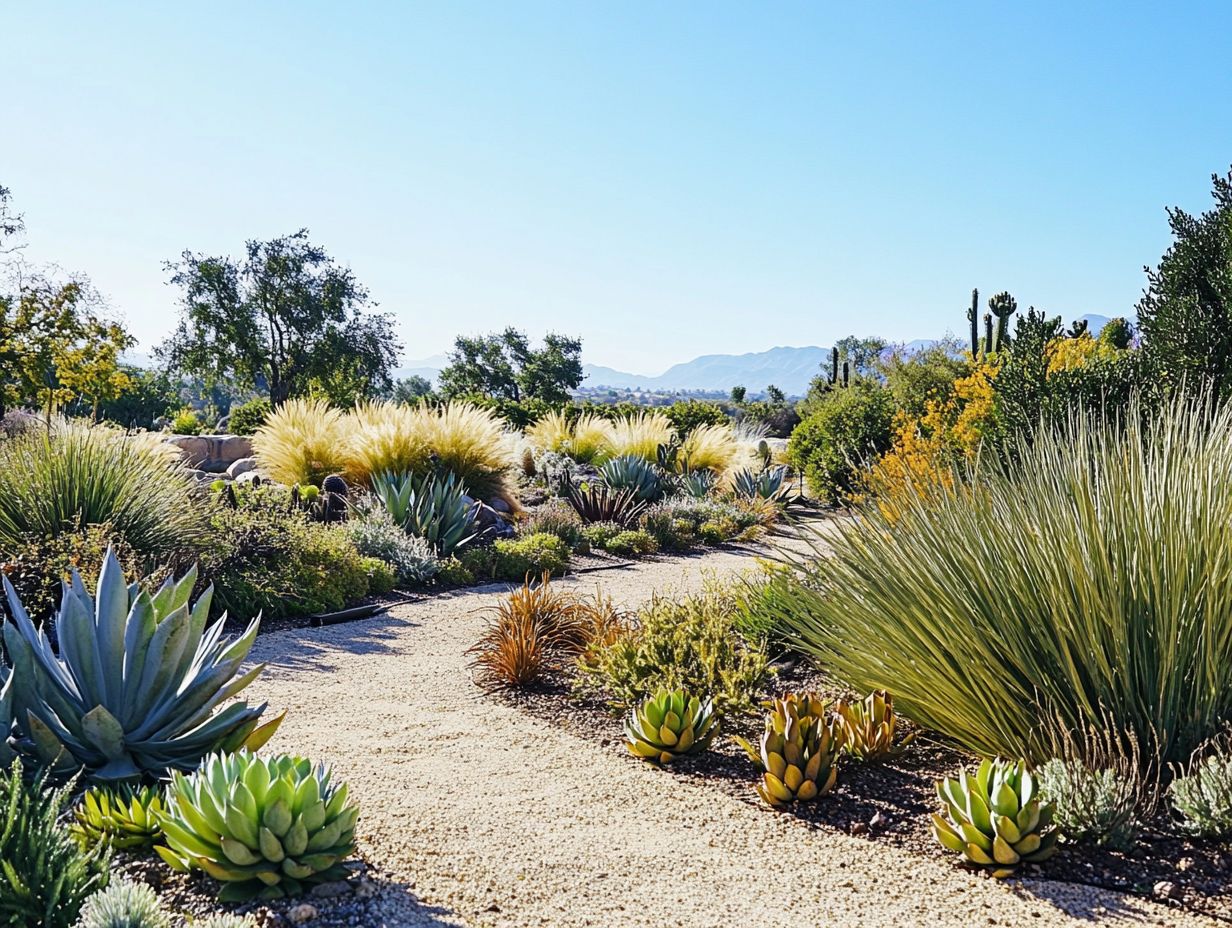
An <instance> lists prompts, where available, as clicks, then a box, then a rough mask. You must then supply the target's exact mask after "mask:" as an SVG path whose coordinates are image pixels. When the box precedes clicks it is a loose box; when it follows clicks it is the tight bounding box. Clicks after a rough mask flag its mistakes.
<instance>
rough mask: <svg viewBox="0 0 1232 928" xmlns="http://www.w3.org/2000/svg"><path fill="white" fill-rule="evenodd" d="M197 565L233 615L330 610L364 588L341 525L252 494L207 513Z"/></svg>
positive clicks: (364, 579) (363, 575)
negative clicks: (208, 527)
mask: <svg viewBox="0 0 1232 928" xmlns="http://www.w3.org/2000/svg"><path fill="white" fill-rule="evenodd" d="M212 526H213V529H214V534H213V542H214V543H213V545H212V546H211V547H210V548H209V549H207V550H206V552H205V553H204V555H203V556H202V563H201V566H202V573H203V574H204V575H205V579H207V580H208V581H210V582H211V583H213V584H214V588H215V594H216V596H217V597H218V601H219V604H220V605H221V606H222V608H225V609H226V610H227V611H229V612H230V613H231V614H232V615H256V614H258V613H261V614H263V615H265V616H267V617H273V618H285V617H288V616H298V615H312V614H315V613H321V612H335V611H337V610H339V609H342V608H344V607H346V606H348V605H350V604H351V603H354V602H355V601H357V600H359V599H362V598H363V597H364V596H365V595H367V593H368V572H367V570H366V569H365V567H364V563H363V559H362V558H361V556H360V554H359V552H358V551H357V550H356V549H355V546H354V545H353V544H352V543H351V540H350V538H349V537H348V536H347V534H346V530H345V529H344V528H342V527H341V526H338V525H328V524H322V523H319V522H313V521H311V520H310V519H309V518H308V517H307V516H306V515H305V514H304V513H302V512H300V511H298V510H291V511H287V510H284V509H282V508H279V507H277V506H275V505H274V504H272V503H271V502H268V501H267V500H266V498H256V499H254V500H253V501H252V502H250V503H249V504H248V505H245V506H243V507H241V508H239V509H226V508H221V507H220V508H219V509H217V510H216V511H215V513H214V515H213V517H212Z"/></svg>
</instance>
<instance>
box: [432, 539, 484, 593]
mask: <svg viewBox="0 0 1232 928" xmlns="http://www.w3.org/2000/svg"><path fill="white" fill-rule="evenodd" d="M473 550H474V551H476V552H479V551H480V550H482V549H479V548H475V549H473ZM462 553H463V554H465V553H466V552H465V551H463V552H462ZM439 564H440V569H439V570H438V571H437V572H436V582H437V583H439V584H441V585H443V586H470V585H471V584H473V583H474V582H475V572H474V571H473V570H472V569H471V568H470V567H468V566H467V565H466V564H463V563H462V562H461V561H460V560H458V558H456V557H447V558H445V559H444V560H443V561H440V562H439Z"/></svg>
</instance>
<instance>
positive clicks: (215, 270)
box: [159, 229, 402, 406]
mask: <svg viewBox="0 0 1232 928" xmlns="http://www.w3.org/2000/svg"><path fill="white" fill-rule="evenodd" d="M167 270H168V272H169V273H170V274H171V283H172V284H174V285H175V286H177V287H179V288H180V290H181V291H182V294H183V296H182V304H181V313H180V321H179V325H178V327H177V328H176V331H175V334H174V335H173V336H172V337H171V338H170V339H169V340H168V341H167V342H165V343H164V344H163V345H162V347H161V348H160V349H159V354H160V355H161V356H162V357H163V358H164V359H166V361H167V362H168V363H169V364H170V365H171V366H172V367H173V368H175V369H177V370H179V371H182V372H184V373H187V374H193V375H196V376H200V377H202V378H203V379H205V380H206V381H207V382H209V381H214V380H231V381H234V382H236V383H240V384H243V385H246V386H251V387H253V388H255V389H257V390H265V391H268V392H269V397H270V402H271V403H272V404H273V405H274V406H278V405H280V404H281V403H283V402H284V401H285V400H287V399H289V398H290V397H293V396H301V395H304V394H307V393H310V392H313V391H314V390H315V391H319V392H323V393H325V394H326V395H327V396H329V398H330V399H332V400H334V401H336V402H342V403H346V404H348V405H349V403H350V402H353V401H354V399H355V398H356V397H363V396H371V395H374V394H377V393H380V392H383V391H386V390H388V389H389V388H390V385H391V384H390V372H391V371H392V370H393V367H394V364H395V363H396V362H397V357H398V353H399V352H400V351H401V348H402V346H401V345H400V344H399V343H398V340H397V338H396V337H395V335H394V325H393V319H392V318H391V317H390V316H389V315H388V314H385V313H375V312H365V311H364V308H365V307H366V306H368V305H369V303H368V291H367V290H365V289H364V287H363V286H361V285H360V283H359V282H358V281H357V280H356V279H355V276H354V275H353V274H352V273H351V271H350V270H348V269H347V268H344V267H341V266H339V265H338V264H336V263H335V262H334V260H333V259H332V258H330V256H329V255H328V254H327V253H326V251H325V250H324V249H323V248H321V247H319V246H317V245H313V244H312V243H311V242H309V241H308V230H306V229H301V230H300V231H299V232H296V233H295V234H293V235H287V236H283V237H282V238H276V239H273V240H272V241H269V242H259V241H250V242H248V243H247V246H246V251H245V255H244V258H243V260H240V261H236V260H234V259H232V258H225V257H223V258H216V257H210V256H207V255H200V254H195V253H193V252H191V251H186V252H184V254H183V255H182V257H181V260H180V261H178V262H171V263H169V264H168V265H167Z"/></svg>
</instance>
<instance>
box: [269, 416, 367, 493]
mask: <svg viewBox="0 0 1232 928" xmlns="http://www.w3.org/2000/svg"><path fill="white" fill-rule="evenodd" d="M348 431H349V430H348V426H347V420H346V418H345V417H344V416H343V414H342V413H341V412H340V411H339V410H337V409H334V408H333V407H331V406H330V405H329V404H328V403H327V402H325V401H324V400H305V399H291V400H287V401H286V402H285V403H283V404H282V405H281V406H279V407H278V408H277V409H275V410H273V411H271V412H270V414H269V415H268V416H266V418H265V421H264V422H263V423H262V424H261V427H260V428H258V429H257V430H256V431H255V432H254V433H253V435H252V452H253V454H254V455H255V456H256V458H257V461H258V463H259V464H260V466H261V471H262V473H265V474H268V475H269V476H270V478H271V479H273V480H276V481H278V482H279V483H285V484H287V485H288V486H295V485H296V484H301V483H311V484H313V485H315V486H320V485H321V481H322V480H324V479H325V478H326V477H328V476H329V475H330V474H336V473H338V472H340V471H341V470H343V468H344V467H345V465H346V463H347V456H348V437H349V436H348Z"/></svg>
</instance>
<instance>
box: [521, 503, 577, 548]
mask: <svg viewBox="0 0 1232 928" xmlns="http://www.w3.org/2000/svg"><path fill="white" fill-rule="evenodd" d="M521 529H522V534H524V535H541V534H544V533H546V534H548V535H555V536H556V537H557V538H559V539H560V540H561V541H563V542H564V543H565V544H567V545H568V546H569V547H570V548H572V549H574V550H575V551H576V550H577V548H578V545H580V544H581V543H582V540H583V538H582V520H581V518H580V517H579V516H578V514H577V513H576V512H575V511H574V509H573V507H572V506H570V505H568V504H567V503H564V502H561V501H560V500H552V501H550V502H548V503H545V504H544V505H542V506H539V507H538V508H536V509H534V510H532V511H531V512H530V514H529V515H528V516H527V517H526V520H525V521H524V522H523V523H522V526H521Z"/></svg>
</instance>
